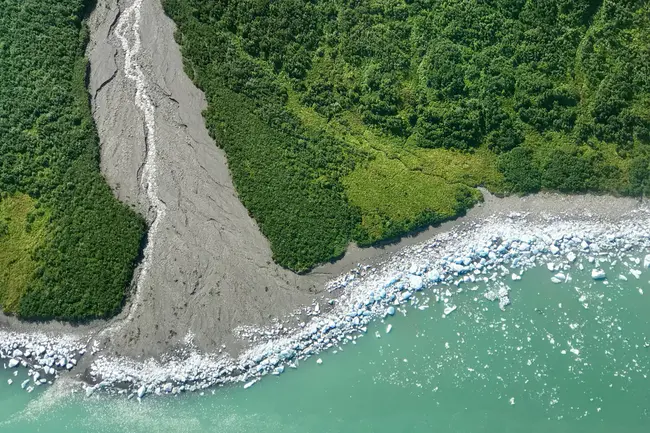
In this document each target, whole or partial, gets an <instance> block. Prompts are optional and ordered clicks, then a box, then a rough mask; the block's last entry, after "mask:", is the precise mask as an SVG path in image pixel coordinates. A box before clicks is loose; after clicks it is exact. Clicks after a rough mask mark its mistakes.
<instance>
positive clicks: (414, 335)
mask: <svg viewBox="0 0 650 433" xmlns="http://www.w3.org/2000/svg"><path fill="white" fill-rule="evenodd" d="M590 269H591V268H589V267H588V268H587V270H590ZM606 269H607V271H608V275H609V276H610V281H609V284H604V283H603V282H593V281H592V280H591V278H589V277H588V275H587V270H585V271H584V272H581V273H580V272H578V271H573V272H571V275H572V277H573V280H572V281H571V282H569V283H565V284H557V285H556V284H553V283H551V282H550V277H551V276H552V274H551V273H550V272H549V271H548V270H547V269H545V268H537V269H533V270H530V271H528V272H527V273H526V274H525V275H524V279H523V280H521V281H516V282H510V281H508V284H509V285H510V286H511V287H512V288H513V290H512V291H511V299H512V302H513V304H512V305H511V306H510V307H509V308H508V309H507V310H506V311H505V312H501V311H500V310H499V309H498V307H497V304H496V303H491V302H489V301H487V300H485V299H484V298H483V296H482V293H483V291H482V289H483V288H482V287H479V290H477V291H476V292H473V291H470V290H467V289H468V288H469V287H471V286H466V289H465V291H464V292H463V293H462V294H459V295H456V296H455V303H456V304H457V305H458V307H459V308H458V310H457V311H456V312H454V313H453V314H451V315H450V316H449V317H447V318H444V319H443V318H442V308H443V307H442V305H441V304H434V303H433V301H432V302H431V304H430V305H431V307H430V308H429V309H426V310H418V309H413V308H409V309H408V313H407V315H406V316H403V315H402V314H399V313H398V315H397V316H396V317H393V318H390V319H389V321H390V323H391V324H392V325H393V328H392V331H391V332H390V333H389V334H386V333H385V331H386V323H382V322H377V323H375V324H374V325H373V326H371V327H370V329H369V331H368V334H367V336H365V337H364V338H361V339H359V340H358V342H357V344H355V345H353V344H348V345H346V346H343V351H338V353H333V352H329V353H326V354H322V355H321V356H320V357H321V358H322V360H323V363H322V364H321V365H318V364H317V363H316V360H315V358H314V359H310V360H308V361H305V362H302V363H301V365H300V368H299V369H297V370H289V371H287V372H286V373H285V374H284V375H282V376H281V377H272V376H271V377H267V378H265V379H264V380H262V381H261V382H259V383H257V384H255V385H254V386H253V387H251V388H249V389H246V390H244V389H243V388H240V387H237V388H219V389H216V390H215V392H214V394H213V393H212V392H211V391H210V390H208V391H207V392H206V394H205V395H204V396H200V395H198V394H197V395H187V396H182V397H166V398H147V399H145V400H143V402H142V403H141V404H138V403H137V402H134V401H126V400H125V399H123V398H109V397H97V396H93V398H91V399H86V398H85V397H82V396H81V395H66V392H65V391H66V388H67V385H66V384H65V383H60V384H58V385H56V386H55V387H53V388H50V389H47V390H45V391H42V390H40V394H39V393H37V392H35V393H33V394H27V393H26V392H25V391H22V390H20V388H19V384H20V381H21V379H22V378H23V377H24V376H25V373H24V372H21V374H20V375H19V378H18V380H15V382H17V383H14V384H13V385H12V386H7V385H6V379H7V378H8V377H9V374H10V373H8V372H6V371H0V431H1V432H11V433H14V432H16V433H22V432H30V433H32V432H38V431H42V432H53V433H58V432H67V431H74V432H102V433H109V432H110V433H112V432H116V433H117V432H120V433H123V432H134V433H137V432H147V433H153V432H219V433H228V432H309V433H311V432H391V433H394V432H430V431H435V432H523V431H526V432H544V433H548V432H549V431H553V432H554V433H563V432H571V433H577V432H589V433H604V432H607V433H610V432H629V433H636V432H643V433H646V432H647V431H648V429H649V428H650V427H649V426H650V381H649V380H648V378H647V375H649V374H650V348H648V347H645V345H644V343H645V339H646V338H647V339H648V342H650V314H649V313H650V287H649V286H650V284H649V283H648V278H649V277H650V272H648V271H646V272H644V274H643V275H642V276H641V279H639V280H637V279H635V278H634V277H632V276H631V275H629V274H628V273H627V270H626V268H622V267H621V268H620V269H613V268H609V269H608V268H606ZM619 272H620V273H625V274H626V275H628V276H629V281H620V280H617V279H616V278H615V277H616V276H617V275H618V273H619ZM477 287H478V286H477ZM639 289H642V290H645V292H646V293H645V294H641V293H640V291H639ZM582 295H584V297H583V298H582V300H580V299H581V296H582ZM422 296H423V297H426V296H427V294H426V293H423V294H422ZM376 332H379V333H380V335H381V337H380V338H377V337H376V336H375V333H376ZM572 349H573V351H572Z"/></svg>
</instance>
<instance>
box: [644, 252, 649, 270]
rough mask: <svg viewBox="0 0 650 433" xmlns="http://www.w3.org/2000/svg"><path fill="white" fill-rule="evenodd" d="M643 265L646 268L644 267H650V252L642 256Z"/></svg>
mask: <svg viewBox="0 0 650 433" xmlns="http://www.w3.org/2000/svg"><path fill="white" fill-rule="evenodd" d="M643 267H644V268H646V269H650V254H647V255H646V256H645V257H644V258H643Z"/></svg>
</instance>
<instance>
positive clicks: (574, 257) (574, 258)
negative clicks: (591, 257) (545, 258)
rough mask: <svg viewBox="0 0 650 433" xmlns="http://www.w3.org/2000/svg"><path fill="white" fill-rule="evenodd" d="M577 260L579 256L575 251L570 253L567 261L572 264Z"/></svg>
mask: <svg viewBox="0 0 650 433" xmlns="http://www.w3.org/2000/svg"><path fill="white" fill-rule="evenodd" d="M576 258H577V256H576V254H575V253H574V252H573V251H569V253H568V254H567V255H566V259H567V260H568V261H569V262H571V263H573V262H575V261H576Z"/></svg>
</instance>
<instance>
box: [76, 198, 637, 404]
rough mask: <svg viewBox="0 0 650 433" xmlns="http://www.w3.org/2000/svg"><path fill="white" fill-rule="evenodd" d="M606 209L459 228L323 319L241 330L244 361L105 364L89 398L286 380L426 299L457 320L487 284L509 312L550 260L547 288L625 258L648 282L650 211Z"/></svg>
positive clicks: (420, 247) (353, 276) (393, 265)
mask: <svg viewBox="0 0 650 433" xmlns="http://www.w3.org/2000/svg"><path fill="white" fill-rule="evenodd" d="M578 204H582V203H578ZM610 209H611V208H610ZM610 209H606V210H605V212H603V213H597V211H595V210H594V209H593V208H592V209H591V212H589V213H588V214H583V215H578V216H574V217H573V218H571V217H567V216H566V215H560V214H548V215H546V216H538V215H535V216H531V214H529V215H524V214H521V213H508V214H506V213H501V214H497V215H494V216H491V217H487V218H482V219H475V220H470V221H463V222H462V224H458V225H457V226H456V227H454V228H453V229H452V230H450V231H446V232H444V233H441V234H439V235H437V236H434V237H433V238H431V239H429V240H428V241H426V242H424V243H420V244H416V245H412V246H408V247H405V248H403V250H402V251H401V252H400V253H398V254H394V255H393V256H392V257H391V258H390V259H388V260H387V261H385V262H384V263H383V264H382V265H381V266H377V267H376V268H375V267H372V266H370V267H362V268H361V270H360V271H359V272H357V273H355V272H354V271H353V272H350V273H348V274H345V275H343V276H342V277H341V278H339V279H337V280H336V281H334V282H333V284H332V285H330V290H332V291H338V292H339V293H338V296H337V297H336V298H335V299H336V300H335V302H334V307H333V308H332V309H331V310H330V311H329V312H326V313H323V312H321V311H320V308H312V314H313V315H312V317H311V321H310V322H308V323H305V324H304V325H303V326H298V327H296V328H293V329H287V330H284V327H285V326H284V325H282V324H278V325H277V326H275V327H267V328H260V329H252V328H247V329H245V330H243V332H242V334H243V335H244V336H247V337H249V339H251V340H252V339H253V338H254V337H255V336H257V337H259V339H260V340H262V341H265V342H263V343H258V344H253V345H252V347H251V348H250V349H249V350H247V351H246V352H244V353H243V354H242V355H241V356H239V357H238V358H230V357H227V356H222V357H219V356H215V355H210V354H205V355H204V354H200V353H199V352H198V351H193V350H192V349H191V347H190V348H188V350H187V352H185V354H184V358H185V359H182V357H170V358H168V359H165V360H164V362H163V363H158V362H156V361H155V360H153V359H152V360H150V361H148V362H147V363H144V364H137V363H132V362H130V361H129V360H126V359H110V358H101V360H100V361H99V362H96V363H95V364H94V365H93V368H92V369H91V375H93V376H95V377H96V378H97V381H98V384H97V385H95V386H94V387H92V388H88V393H89V394H92V393H93V392H94V391H95V390H97V389H106V388H108V389H110V387H111V384H112V383H121V384H124V383H126V384H131V386H130V387H129V390H128V391H127V390H120V391H118V393H122V394H126V395H129V396H130V397H135V396H137V397H139V398H142V397H144V396H145V395H148V394H158V395H160V394H178V393H181V392H186V391H198V390H202V389H205V388H207V387H210V386H215V385H224V384H235V383H240V384H245V385H244V386H245V387H248V386H252V385H253V384H254V383H255V382H256V381H258V380H260V379H261V378H262V377H263V376H264V375H266V374H276V375H279V374H282V373H283V372H284V371H285V369H286V368H289V367H295V366H296V364H297V363H299V362H300V361H302V360H305V359H308V358H310V357H312V356H315V355H317V354H318V353H320V352H322V351H325V350H328V349H330V348H334V347H337V346H339V345H345V344H348V343H350V342H353V341H354V340H356V338H360V336H363V335H365V333H366V332H367V328H366V326H367V325H368V324H369V323H370V322H371V321H373V320H377V319H381V318H386V317H388V316H391V315H393V314H395V311H396V309H400V308H406V306H407V305H409V306H410V307H416V306H418V305H421V302H422V301H421V298H420V297H419V296H418V292H421V291H426V293H425V295H428V296H431V297H434V296H435V297H436V298H437V299H436V302H440V303H442V304H443V305H444V310H443V311H444V313H445V314H451V313H453V311H454V309H455V306H454V303H453V298H454V296H455V295H456V294H458V293H461V292H462V291H463V288H465V287H466V286H467V285H471V284H473V283H475V282H477V281H483V282H486V283H488V284H489V285H490V289H489V290H487V291H486V292H484V293H482V294H481V295H482V296H484V297H486V298H488V299H489V300H492V301H498V307H500V308H501V309H505V308H506V307H507V305H508V304H509V303H510V301H509V297H508V292H509V290H510V288H509V287H508V285H507V282H508V281H509V280H518V279H520V278H521V275H522V274H523V273H525V271H526V270H527V269H529V268H530V267H532V266H539V265H542V264H544V263H547V262H548V261H549V260H551V261H553V263H554V266H555V267H556V268H555V270H557V274H556V275H555V276H552V274H551V275H549V278H562V281H559V282H558V284H561V283H564V282H568V281H569V278H568V277H566V275H564V274H563V272H567V271H568V270H570V269H572V268H575V267H581V268H582V269H585V268H587V266H592V268H593V270H597V269H600V267H606V266H603V265H606V264H607V263H609V262H613V261H616V260H623V259H626V258H627V256H626V254H628V253H629V252H635V254H634V255H635V256H636V262H634V263H637V268H638V269H631V271H630V272H631V273H632V275H634V273H635V272H641V268H645V271H646V272H647V269H648V268H650V255H646V253H647V249H648V247H649V246H650V232H648V228H647V227H649V225H648V222H649V221H648V219H649V217H650V210H649V209H647V208H645V207H644V208H639V209H633V210H630V211H629V212H627V213H626V214H624V215H621V216H620V217H618V218H616V219H612V215H611V212H612V211H611V210H610ZM644 256H645V261H644ZM477 271H478V272H477ZM513 275H514V276H513ZM563 275H564V276H563ZM593 275H594V274H592V276H593ZM599 278H601V277H600V276H598V275H596V276H594V279H599ZM432 302H433V301H432ZM427 305H428V302H427ZM495 308H496V306H495Z"/></svg>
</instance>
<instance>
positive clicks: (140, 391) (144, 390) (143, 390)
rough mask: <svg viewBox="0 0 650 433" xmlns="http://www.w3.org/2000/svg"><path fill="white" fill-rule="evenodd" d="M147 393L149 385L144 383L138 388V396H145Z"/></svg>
mask: <svg viewBox="0 0 650 433" xmlns="http://www.w3.org/2000/svg"><path fill="white" fill-rule="evenodd" d="M146 393H147V387H146V386H144V385H142V386H141V387H140V388H138V394H137V395H138V398H142V397H144V396H145V394H146Z"/></svg>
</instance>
